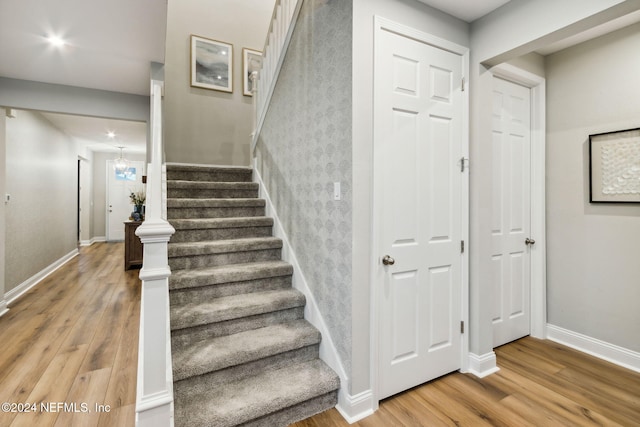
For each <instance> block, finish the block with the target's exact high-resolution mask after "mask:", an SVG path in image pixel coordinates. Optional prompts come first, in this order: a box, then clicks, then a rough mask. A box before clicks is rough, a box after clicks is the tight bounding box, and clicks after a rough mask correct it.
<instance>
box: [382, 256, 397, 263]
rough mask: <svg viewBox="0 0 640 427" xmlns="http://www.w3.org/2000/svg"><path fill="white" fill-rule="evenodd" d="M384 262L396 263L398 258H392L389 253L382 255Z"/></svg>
mask: <svg viewBox="0 0 640 427" xmlns="http://www.w3.org/2000/svg"><path fill="white" fill-rule="evenodd" d="M382 263H383V264H384V265H393V264H395V263H396V260H395V259H393V258H391V257H390V256H389V255H385V256H383V257H382Z"/></svg>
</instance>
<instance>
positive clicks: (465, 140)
mask: <svg viewBox="0 0 640 427" xmlns="http://www.w3.org/2000/svg"><path fill="white" fill-rule="evenodd" d="M381 31H388V32H392V33H395V34H399V35H402V36H404V37H408V38H411V39H414V40H417V41H420V42H422V43H425V44H428V45H430V46H434V47H437V48H440V49H443V50H446V51H448V52H452V53H455V54H457V55H460V58H461V60H462V75H463V77H464V81H465V83H464V84H465V85H466V88H465V89H464V91H463V92H462V104H463V105H462V149H461V151H462V153H461V156H462V157H463V158H464V159H468V158H469V83H468V82H469V78H468V76H469V49H468V48H467V47H464V46H461V45H458V44H456V43H453V42H450V41H448V40H445V39H442V38H439V37H436V36H434V35H431V34H428V33H425V32H422V31H419V30H416V29H414V28H411V27H408V26H406V25H403V24H399V23H397V22H394V21H391V20H389V19H386V18H383V17H380V16H375V19H374V63H375V58H376V55H377V46H378V44H379V43H378V42H377V39H378V37H379V34H380V32H381ZM374 75H375V69H374ZM373 85H374V87H373V88H372V89H373V94H374V97H373V102H374V104H375V102H376V97H375V93H376V92H375V78H374V81H373ZM374 108H375V107H374ZM372 134H373V147H372V152H373V189H374V190H375V189H376V188H382V186H381V183H382V176H381V174H380V172H379V171H380V170H381V169H382V168H381V166H382V162H383V161H384V159H382V158H380V157H381V156H380V155H379V154H377V153H376V149H375V147H376V146H377V145H379V144H378V143H377V141H376V134H375V123H374V129H372ZM378 153H379V150H378ZM463 174H464V175H463V177H462V188H461V193H462V194H461V198H462V200H461V209H462V213H461V220H462V230H461V236H462V239H463V240H464V241H465V243H466V247H467V248H468V247H469V168H468V167H465V169H464V172H463ZM372 194H373V204H372V214H371V217H372V219H373V221H372V223H373V230H372V241H373V242H374V245H373V256H372V257H371V258H372V259H371V267H370V268H371V277H372V281H371V286H372V288H371V293H370V294H371V336H370V338H371V349H372V351H371V373H370V375H371V389H372V392H373V406H374V407H373V408H372V409H373V410H376V409H377V408H378V401H379V397H378V396H379V395H380V392H379V381H378V378H379V363H380V361H379V357H378V349H379V345H380V341H379V333H380V327H379V322H380V317H381V316H380V310H379V298H378V289H376V285H377V284H378V282H379V280H378V279H379V271H380V270H379V268H380V262H381V260H380V254H381V252H380V248H379V247H378V245H379V243H378V242H379V241H380V239H379V234H380V232H379V231H378V230H380V226H381V221H380V216H379V215H377V214H376V213H377V212H379V211H380V210H381V201H380V198H379V197H376V193H375V191H373V192H372ZM462 257H463V259H462V263H461V265H462V292H461V294H462V301H460V304H461V309H462V310H461V312H462V318H463V321H464V324H465V325H466V327H465V331H464V334H463V335H462V351H461V360H460V366H461V369H460V370H461V371H463V372H466V371H467V370H468V367H469V361H468V359H469V357H468V355H469V334H468V331H469V326H468V325H469V251H468V250H465V251H464V253H463V254H462Z"/></svg>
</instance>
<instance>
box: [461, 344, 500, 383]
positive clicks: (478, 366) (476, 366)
mask: <svg viewBox="0 0 640 427" xmlns="http://www.w3.org/2000/svg"><path fill="white" fill-rule="evenodd" d="M499 370H500V368H499V367H498V365H497V361H496V354H495V353H494V352H493V351H492V352H490V353H485V354H481V355H478V354H474V353H469V370H468V371H467V372H469V373H470V374H473V375H475V376H476V377H478V378H484V377H486V376H487V375H491V374H494V373H496V372H498V371H499Z"/></svg>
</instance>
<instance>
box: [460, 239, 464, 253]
mask: <svg viewBox="0 0 640 427" xmlns="http://www.w3.org/2000/svg"><path fill="white" fill-rule="evenodd" d="M460 253H461V254H463V253H464V240H460Z"/></svg>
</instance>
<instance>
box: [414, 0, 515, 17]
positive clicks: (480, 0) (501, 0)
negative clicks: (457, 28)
mask: <svg viewBox="0 0 640 427" xmlns="http://www.w3.org/2000/svg"><path fill="white" fill-rule="evenodd" d="M418 1H420V2H422V3H424V4H426V5H429V6H431V7H434V8H436V9H440V10H441V11H443V12H445V13H448V14H449V15H452V16H455V17H456V18H460V19H462V20H463V21H467V22H473V21H475V20H476V19H478V18H480V17H482V16H484V15H486V14H487V13H490V12H492V11H494V10H495V9H497V8H499V7H500V6H502V5H503V4H506V3H509V1H510V0H418Z"/></svg>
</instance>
